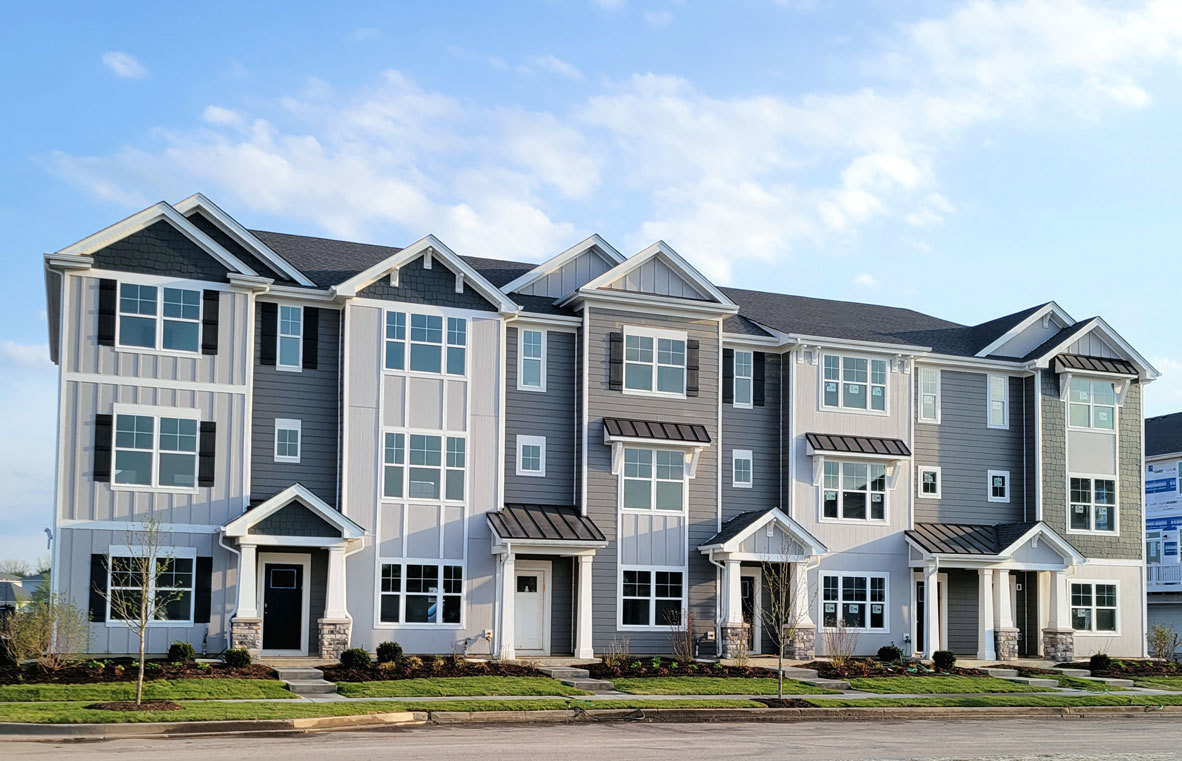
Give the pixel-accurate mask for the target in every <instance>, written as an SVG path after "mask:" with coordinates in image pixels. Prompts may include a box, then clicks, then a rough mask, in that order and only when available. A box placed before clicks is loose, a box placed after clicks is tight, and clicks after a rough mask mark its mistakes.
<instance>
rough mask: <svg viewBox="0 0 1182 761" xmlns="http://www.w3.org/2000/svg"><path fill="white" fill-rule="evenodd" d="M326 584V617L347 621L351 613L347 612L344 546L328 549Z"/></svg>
mask: <svg viewBox="0 0 1182 761" xmlns="http://www.w3.org/2000/svg"><path fill="white" fill-rule="evenodd" d="M326 582H327V584H328V590H327V593H326V594H327V596H326V598H325V602H324V617H325V618H335V619H347V618H348V617H349V612H348V611H347V610H345V547H344V545H340V546H336V547H329V548H328V578H327V579H326Z"/></svg>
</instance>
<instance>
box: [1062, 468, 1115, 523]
mask: <svg viewBox="0 0 1182 761" xmlns="http://www.w3.org/2000/svg"><path fill="white" fill-rule="evenodd" d="M1070 482H1071V483H1070V488H1071V495H1070V496H1071V520H1070V523H1069V524H1068V527H1069V528H1070V529H1071V530H1072V531H1098V532H1104V533H1115V532H1116V527H1117V524H1116V481H1115V480H1114V479H1111V478H1079V477H1075V476H1072V477H1071V479H1070Z"/></svg>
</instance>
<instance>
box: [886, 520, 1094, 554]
mask: <svg viewBox="0 0 1182 761" xmlns="http://www.w3.org/2000/svg"><path fill="white" fill-rule="evenodd" d="M903 536H904V537H905V538H906V540H907V542H908V543H909V544H911V545H912V546H913V547H915V548H916V549H918V550H919V551H920V552H922V553H924V554H925V555H939V556H943V557H949V556H953V557H955V556H960V557H962V558H964V559H965V560H974V559H977V560H980V559H986V558H989V559H997V560H1004V559H1006V558H1010V557H1012V556H1013V554H1014V552H1015V551H1016V550H1017V549H1018V548H1019V547H1020V546H1022V544H1023V543H1025V542H1027V541H1030V540H1031V539H1033V538H1036V537H1043V538H1045V539H1046V540H1047V542H1048V544H1050V545H1052V546H1054V547H1055V550H1056V551H1057V552H1058V553H1059V555H1060V556H1062V557H1063V558H1064V560H1067V561H1070V562H1071V563H1075V564H1078V563H1082V562H1084V557H1083V555H1081V554H1080V553H1079V551H1078V550H1076V549H1075V548H1074V547H1072V546H1071V544H1070V543H1068V542H1067V541H1066V540H1065V539H1063V537H1061V536H1059V535H1058V534H1056V533H1055V532H1054V530H1052V529H1051V527H1050V526H1048V525H1047V524H1046V523H1044V522H1042V521H1020V522H1017V523H994V524H971V523H916V524H915V528H913V529H907V530H906V531H904V532H903Z"/></svg>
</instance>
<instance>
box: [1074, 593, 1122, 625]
mask: <svg viewBox="0 0 1182 761" xmlns="http://www.w3.org/2000/svg"><path fill="white" fill-rule="evenodd" d="M1071 628H1072V629H1075V630H1076V631H1079V632H1113V633H1115V632H1116V585H1115V584H1093V583H1074V582H1073V583H1072V584H1071Z"/></svg>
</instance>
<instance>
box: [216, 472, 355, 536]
mask: <svg viewBox="0 0 1182 761" xmlns="http://www.w3.org/2000/svg"><path fill="white" fill-rule="evenodd" d="M292 502H298V503H299V504H301V505H303V506H304V507H306V508H307V509H309V510H311V511H312V512H313V513H314V514H315V515H316V516H317V517H319V518H321V519H322V520H324V521H325V522H326V523H329V524H330V525H332V526H334V527H336V528H337V529H339V530H340V532H341V538H342V539H361V538H362V537H364V536H365V529H363V528H362V527H361V526H358V525H357V524H356V523H354V522H353V521H352V520H350V519H349V518H348V517H347V516H345V515H344V513H341V512H340V511H338V510H334V509H333V508H332V506H330V505H329V504H328V503H327V502H325V501H324V500H322V499H321V498H320V497H317V496H316V495H315V494H314V493H312V491H311V490H309V489H308V488H307V487H305V486H304V485H303V484H298V483H296V484H292V485H291V486H289V487H287V488H286V489H284V490H283V491H281V492H279V493H278V494H276V495H275V496H273V497H271V498H269V499H266V500H263V501H262V502H260V503H259V504H258V505H257V506H256V507H253V508H251V509H250V510H247V511H246V512H245V513H243V514H242V515H239V516H238V517H237V518H234V519H233V520H231V521H229V522H227V523H226V524H225V525H223V526H222V533H223V534H225V535H226V536H239V537H240V536H246V535H247V534H249V533H250V527H251V526H253V525H255V524H256V523H259V522H260V521H262V520H263V519H264V518H266V517H267V516H269V515H271V514H272V513H276V512H279V511H280V510H282V509H283V508H285V507H287V506H288V505H290V504H291V503H292Z"/></svg>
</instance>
